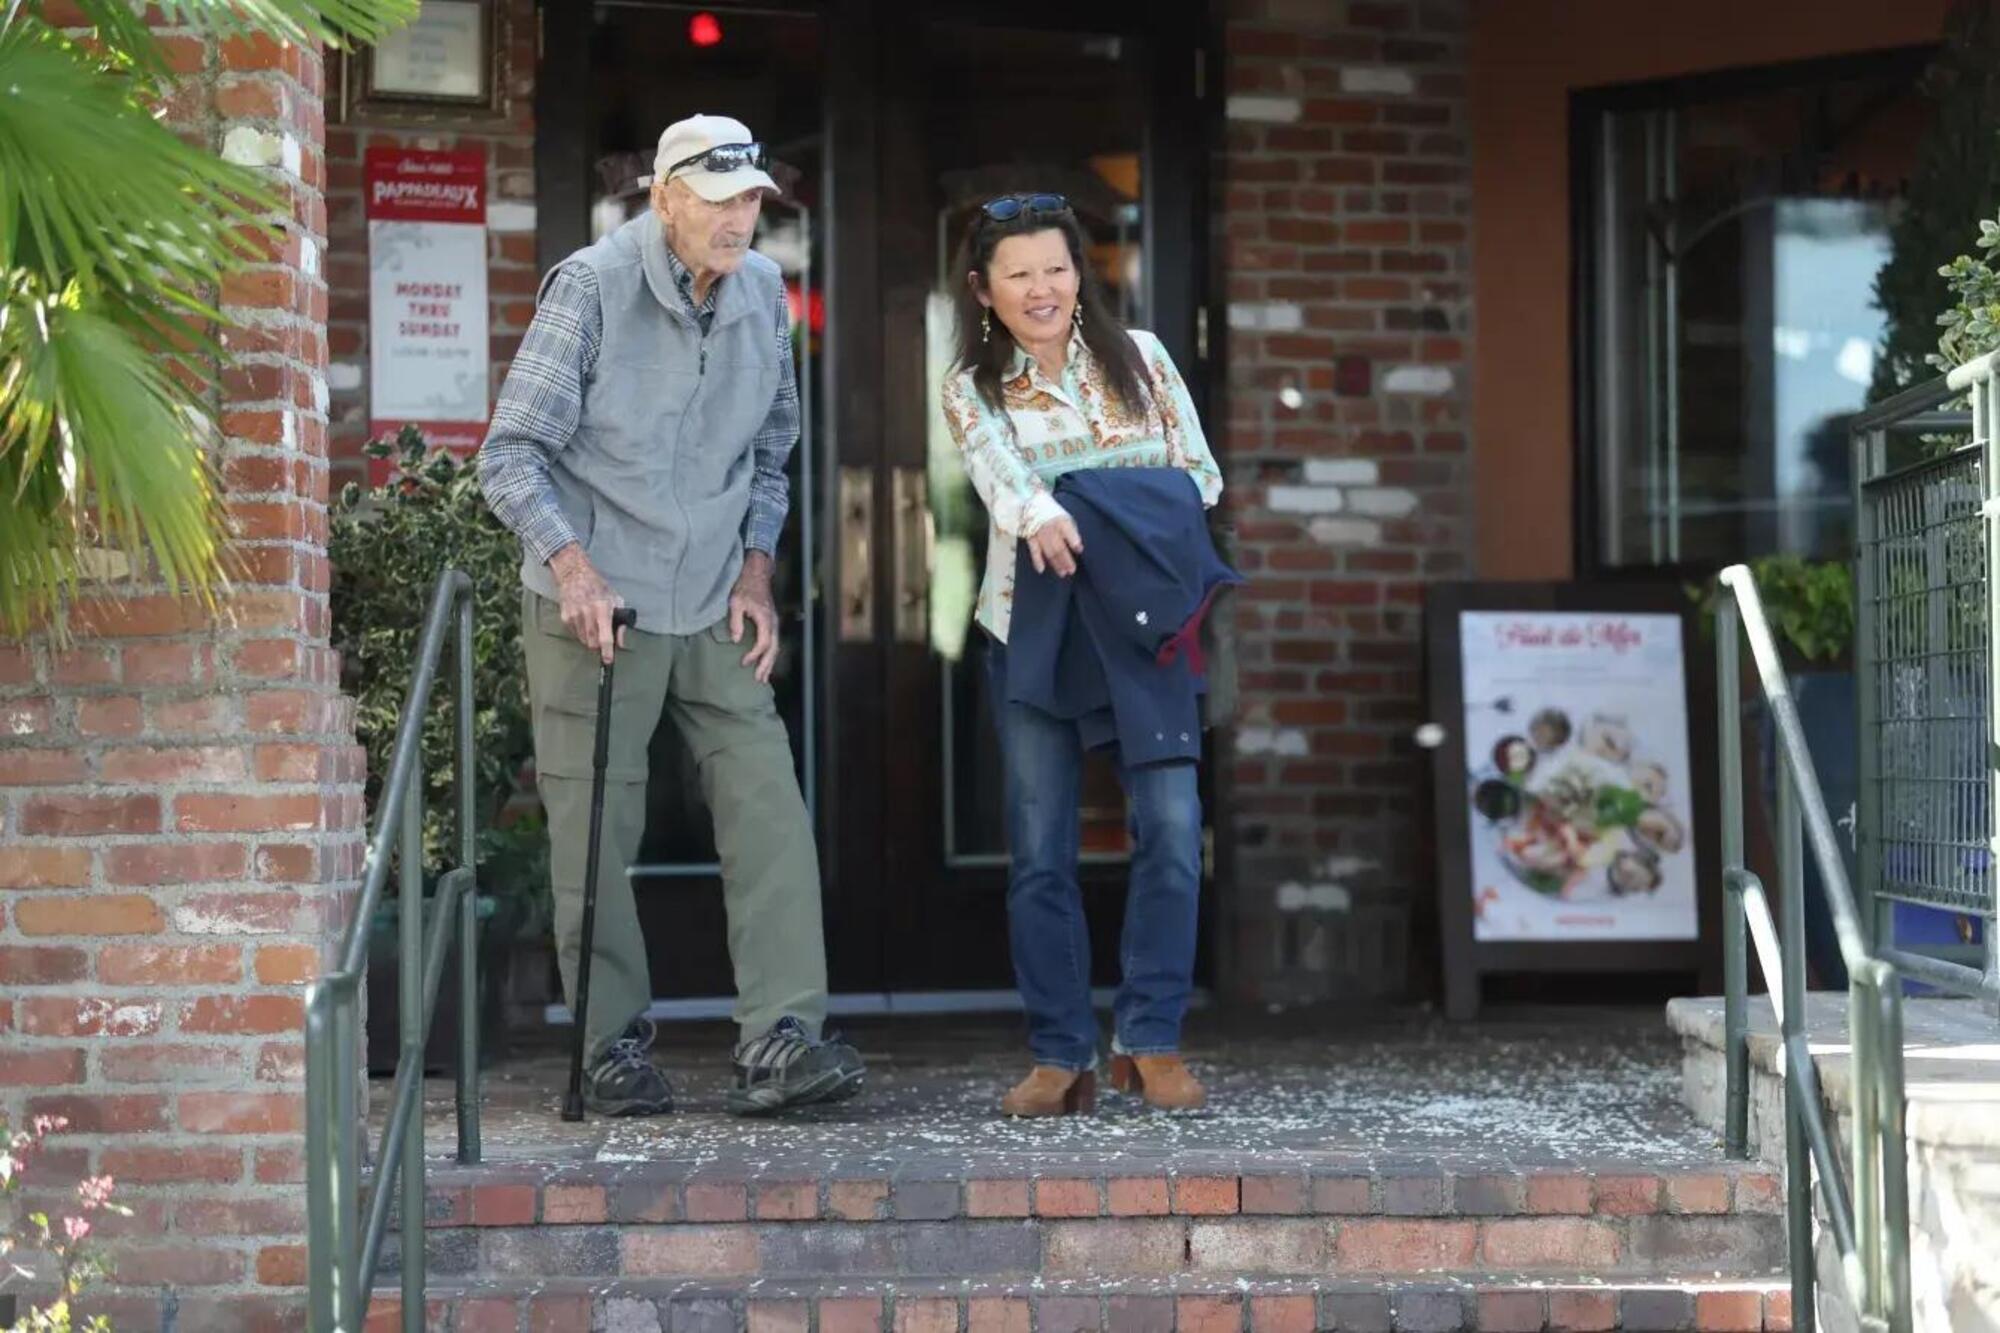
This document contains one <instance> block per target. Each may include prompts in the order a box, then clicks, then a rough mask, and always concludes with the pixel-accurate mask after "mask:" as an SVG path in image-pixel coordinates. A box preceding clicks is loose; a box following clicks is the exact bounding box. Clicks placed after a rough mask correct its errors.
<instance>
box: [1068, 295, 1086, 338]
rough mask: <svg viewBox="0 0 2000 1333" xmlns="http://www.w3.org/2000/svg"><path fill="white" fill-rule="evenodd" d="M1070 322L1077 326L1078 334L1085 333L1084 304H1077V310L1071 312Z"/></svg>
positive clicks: (1079, 302)
mask: <svg viewBox="0 0 2000 1333" xmlns="http://www.w3.org/2000/svg"><path fill="white" fill-rule="evenodd" d="M1069 322H1070V323H1071V324H1073V325H1075V326H1076V331H1077V332H1078V333H1082V332H1083V302H1081V301H1078V302H1077V303H1076V309H1074V310H1072V311H1071V312H1070V316H1069Z"/></svg>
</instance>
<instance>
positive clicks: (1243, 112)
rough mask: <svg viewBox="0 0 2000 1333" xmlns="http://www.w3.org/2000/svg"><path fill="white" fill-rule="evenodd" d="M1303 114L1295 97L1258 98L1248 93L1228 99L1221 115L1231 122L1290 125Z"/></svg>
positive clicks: (1303, 110) (1302, 108) (1302, 107)
mask: <svg viewBox="0 0 2000 1333" xmlns="http://www.w3.org/2000/svg"><path fill="white" fill-rule="evenodd" d="M1304 113H1305V108H1304V106H1303V105H1302V104H1301V103H1300V102H1299V99H1298V98H1296V97H1258V96H1254V95H1251V94H1248V93H1243V94H1239V95H1237V96H1235V97H1232V98H1230V99H1229V101H1228V102H1227V103H1225V104H1224V108H1223V114H1225V115H1226V116H1228V117H1229V118H1230V119H1231V120H1261V121H1266V122H1270V123H1275V124H1281V125H1283V124H1290V123H1291V122H1293V121H1295V120H1297V119H1298V118H1299V117H1300V116H1301V115H1303V114H1304Z"/></svg>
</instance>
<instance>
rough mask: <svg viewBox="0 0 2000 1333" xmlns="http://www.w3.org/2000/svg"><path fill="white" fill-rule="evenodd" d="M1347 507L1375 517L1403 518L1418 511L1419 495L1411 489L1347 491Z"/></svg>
mask: <svg viewBox="0 0 2000 1333" xmlns="http://www.w3.org/2000/svg"><path fill="white" fill-rule="evenodd" d="M1347 507H1348V508H1349V509H1351V510H1353V511H1354V512H1355V513H1357V514H1367V515H1370V516H1372V517H1375V518H1403V517H1405V516H1407V515H1409V514H1414V513H1416V512H1417V497H1416V495H1415V494H1414V493H1412V492H1410V491H1401V490H1355V491H1349V492H1348V493H1347Z"/></svg>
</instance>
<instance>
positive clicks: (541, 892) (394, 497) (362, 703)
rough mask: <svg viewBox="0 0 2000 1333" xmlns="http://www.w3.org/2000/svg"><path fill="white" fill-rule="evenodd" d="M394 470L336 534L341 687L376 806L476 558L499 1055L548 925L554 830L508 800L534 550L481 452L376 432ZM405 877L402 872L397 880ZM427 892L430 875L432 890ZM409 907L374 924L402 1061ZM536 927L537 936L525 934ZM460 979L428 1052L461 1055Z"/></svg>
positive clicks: (374, 1044) (479, 707)
mask: <svg viewBox="0 0 2000 1333" xmlns="http://www.w3.org/2000/svg"><path fill="white" fill-rule="evenodd" d="M366 453H367V456H368V457H369V459H370V460H371V461H374V462H386V463H387V464H388V471H387V475H386V477H384V478H383V480H382V481H380V482H379V483H378V484H376V485H373V486H370V487H363V486H360V485H358V484H354V483H350V484H349V485H348V486H346V487H345V488H343V490H342V492H341V495H340V497H339V500H338V501H337V502H336V504H335V506H334V510H333V516H332V524H331V531H330V534H329V539H328V543H327V550H328V555H329V557H330V559H331V563H332V566H333V579H332V587H331V594H330V596H331V603H332V613H333V633H332V639H333V645H334V647H335V648H337V649H338V650H339V651H340V653H341V680H342V686H343V688H345V689H346V690H347V691H348V692H349V693H350V694H352V695H353V696H354V699H355V703H356V709H355V735H356V738H357V739H358V740H359V741H360V742H361V744H362V746H363V747H364V748H365V749H366V751H367V754H368V782H367V794H368V802H369V808H370V810H371V811H374V810H375V809H376V806H377V803H378V802H379V800H380V798H381V794H382V783H383V782H384V780H385V779H386V777H387V775H388V771H389V762H390V758H391V755H392V753H393V750H394V746H395V739H396V729H397V727H398V725H399V724H400V723H401V721H402V713H403V707H404V702H405V696H406V694H407V692H408V690H409V685H410V677H411V672H412V670H413V669H414V666H415V663H416V659H417V648H418V641H419V638H420V636H421V634H422V627H423V620H424V613H425V610H426V608H427V606H428V603H429V600H430V596H431V593H432V590H433V588H434V587H435V585H436V583H437V578H438V575H439V574H440V573H441V572H442V571H444V570H445V569H448V568H456V569H460V570H463V571H464V572H465V573H466V574H468V575H470V576H471V578H472V582H473V589H474V591H473V700H474V743H475V752H476V755H477V764H478V767H477V770H476V771H475V772H474V773H473V775H472V779H473V790H474V807H475V811H476V817H477V822H478V843H477V856H478V864H477V866H476V867H475V873H476V875H477V877H478V883H479V894H480V902H479V908H478V910H479V914H480V920H481V928H480V941H481V944H480V973H481V988H480V997H481V998H480V1011H481V1015H482V1024H483V1027H484V1028H485V1030H486V1033H487V1035H486V1038H485V1040H483V1041H482V1047H483V1048H484V1049H485V1050H487V1051H489V1052H491V1051H493V1050H495V1049H496V1048H497V1046H498V1045H499V1041H500V1037H501V1035H502V1029H501V1027H500V1023H499V1020H500V1017H501V1015H502V1014H503V1013H504V1012H505V1005H504V1003H503V1002H502V998H501V997H502V996H503V995H504V994H505V992H506V991H507V989H508V982H509V976H508V974H509V972H510V970H511V967H512V964H513V963H514V961H515V958H516V955H517V954H518V953H519V952H521V950H520V949H519V947H518V946H519V945H520V944H521V942H522V941H523V939H524V932H531V931H532V932H537V933H546V929H547V921H548V915H547V909H546V897H547V892H548V891H547V888H546V878H547V873H546V867H547V835H546V829H545V827H544V825H543V824H542V823H541V822H540V821H539V820H536V819H532V818H530V819H525V820H523V819H515V820H514V821H512V822H511V823H509V824H507V825H506V826H504V827H503V826H502V825H501V822H500V818H501V814H502V811H503V810H505V809H506V808H507V807H508V805H509V803H510V802H511V801H513V800H514V799H515V798H516V797H517V796H518V795H519V794H520V790H521V773H522V770H523V768H524V767H525V766H526V764H527V762H528V760H529V758H530V757H531V755H532V753H533V740H532V735H531V731H530V726H529V716H528V700H527V685H526V681H525V679H524V678H523V667H522V663H521V655H520V627H521V594H520V580H519V578H518V576H517V569H518V566H519V561H520V547H519V546H518V544H517V543H516V541H515V539H514V536H513V534H512V533H511V532H509V531H508V530H507V528H506V527H505V526H504V525H503V524H502V523H501V522H500V520H499V519H498V518H496V517H494V515H493V513H492V511H491V510H489V509H488V508H487V507H486V502H485V499H484V497H483V496H482V495H481V494H480V491H479V485H478V478H477V476H476V475H475V471H474V468H473V466H472V464H471V463H470V461H468V460H461V459H458V458H456V457H454V456H453V455H452V454H450V453H449V452H447V451H445V450H443V449H432V448H431V447H429V445H428V444H427V442H426V441H425V439H424V437H423V434H422V433H421V432H420V431H419V430H417V429H416V428H415V427H411V426H406V427H404V428H403V430H402V431H401V433H400V434H399V435H398V436H397V438H396V439H395V441H394V442H393V443H391V442H385V441H378V442H376V443H374V444H371V445H370V446H369V447H368V449H367V451H366ZM452 660H453V659H452V657H451V653H450V650H449V649H448V650H447V654H446V658H445V662H444V666H443V669H442V670H441V672H440V686H439V689H438V692H437V693H436V694H435V695H434V696H433V699H432V706H431V708H430V710H429V712H428V714H427V716H426V717H425V718H424V719H423V728H422V744H421V753H422V755H423V760H424V793H423V796H424V828H423V847H424V882H425V884H426V886H431V885H435V883H436V881H437V878H438V876H439V875H441V874H442V873H443V872H444V871H445V870H446V869H449V868H450V867H452V866H453V865H455V864H456V863H457V832H458V830H457V827H456V806H455V803H454V797H453V792H454V776H455V767H456V744H457V741H456V731H455V721H454V716H453V708H452V705H451V700H450V690H451V685H450V682H451V681H452V680H453V679H454V675H453V671H452V669H451V662H452ZM397 882H398V881H397V880H395V879H392V880H391V886H392V889H393V886H394V885H395V884H396V883H397ZM427 893H428V887H427ZM399 920H400V904H399V903H396V902H394V901H385V902H384V903H383V905H382V908H381V909H380V910H379V911H378V912H377V914H376V919H375V920H374V921H373V922H371V923H370V931H371V934H370V949H369V957H370V964H369V982H368V986H369V1010H370V1012H371V1013H372V1014H374V1015H376V1016H378V1021H377V1022H375V1023H371V1024H370V1025H369V1034H368V1035H369V1067H370V1068H371V1069H374V1070H383V1069H389V1068H393V1067H394V1065H395V1059H396V1047H397V1031H398V1025H397V1024H396V1023H395V1022H394V1021H393V1019H392V1018H391V1017H390V1016H391V1015H394V1014H396V1013H397V1012H398V1011H397V1008H396V1005H397V1002H398V996H397V993H396V992H397V985H398V979H399V977H398V969H397V962H396V957H397V955H396V940H397V937H398V936H397V930H398V922H399ZM526 938H534V936H526ZM457 1001H458V987H457V982H456V967H455V962H454V963H452V964H448V967H447V973H446V979H445V981H444V982H443V984H442V985H441V987H440V991H439V1000H438V1013H437V1019H436V1022H435V1023H434V1024H433V1026H432V1030H431V1045H430V1047H429V1048H428V1057H427V1062H428V1063H433V1064H443V1063H447V1062H448V1060H449V1053H450V1051H451V1050H452V1049H453V1045H454V1042H455V1040H456V1039H455V1037H454V1036H453V1032H454V1025H455V1022H456V1010H457Z"/></svg>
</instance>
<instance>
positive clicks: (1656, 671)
mask: <svg viewBox="0 0 2000 1333" xmlns="http://www.w3.org/2000/svg"><path fill="white" fill-rule="evenodd" d="M1680 630H1681V622H1680V620H1679V618H1678V617H1675V616H1668V615H1627V616H1603V615H1592V614H1579V613H1511V612H1510V613H1487V612H1467V613H1465V615H1464V618H1463V621H1462V622H1461V640H1460V642H1461V644H1462V651H1463V655H1464V673H1465V674H1464V698H1465V712H1466V717H1465V738H1466V762H1467V775H1466V780H1467V784H1468V792H1467V795H1468V807H1469V820H1468V823H1469V828H1468V834H1469V836H1470V838H1471V853H1472V855H1471V857H1470V858H1469V859H1470V864H1471V866H1472V871H1473V884H1472V892H1473V895H1474V913H1475V920H1474V934H1475V937H1476V938H1478V939H1482V940H1562V939H1693V938H1695V935H1696V929H1697V916H1696V907H1695V891H1694V886H1695V859H1694V848H1693V845H1692V844H1693V839H1692V837H1691V836H1690V820H1691V809H1692V804H1691V798H1690V785H1691V784H1690V781H1689V776H1690V775H1689V759H1688V738H1687V703H1686V690H1685V687H1684V683H1683V680H1684V677H1683V672H1682V662H1681V635H1680Z"/></svg>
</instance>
